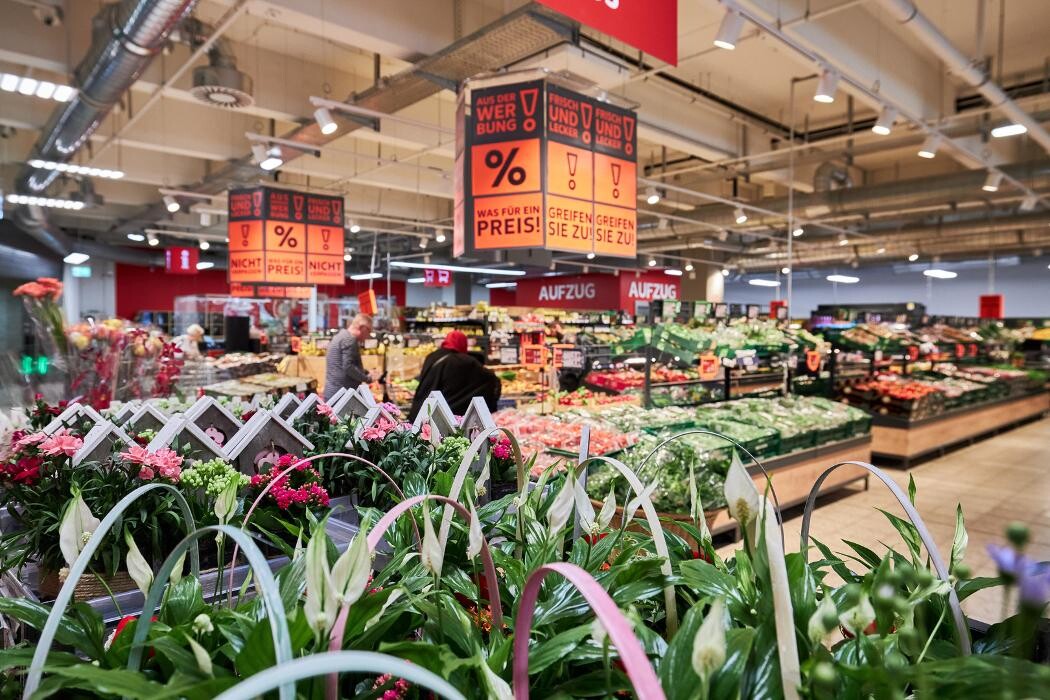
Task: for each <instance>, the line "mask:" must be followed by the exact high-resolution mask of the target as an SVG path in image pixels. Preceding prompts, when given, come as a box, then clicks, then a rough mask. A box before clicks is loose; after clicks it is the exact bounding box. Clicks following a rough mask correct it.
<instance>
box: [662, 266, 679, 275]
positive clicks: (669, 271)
mask: <svg viewBox="0 0 1050 700" xmlns="http://www.w3.org/2000/svg"><path fill="white" fill-rule="evenodd" d="M664 274H665V275H670V276H671V277H681V276H682V271H681V270H676V269H674V268H673V267H672V268H668V269H667V270H664Z"/></svg>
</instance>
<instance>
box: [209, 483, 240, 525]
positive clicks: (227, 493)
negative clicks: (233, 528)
mask: <svg viewBox="0 0 1050 700" xmlns="http://www.w3.org/2000/svg"><path fill="white" fill-rule="evenodd" d="M237 486H238V483H237V479H230V480H229V482H228V483H227V484H226V488H224V489H223V490H222V491H221V492H220V493H219V496H218V497H217V498H216V499H215V505H214V507H213V510H214V512H215V517H216V518H218V519H219V524H220V525H225V524H226V523H228V522H229V521H230V518H231V517H232V516H233V514H234V513H236V512H237Z"/></svg>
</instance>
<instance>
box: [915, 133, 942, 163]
mask: <svg viewBox="0 0 1050 700" xmlns="http://www.w3.org/2000/svg"><path fill="white" fill-rule="evenodd" d="M940 145H941V137H940V136H938V135H937V134H930V135H929V136H928V137H926V140H925V141H923V143H922V147H921V148H920V149H919V157H920V158H927V159H929V158H933V157H934V156H936V155H937V149H938V148H940Z"/></svg>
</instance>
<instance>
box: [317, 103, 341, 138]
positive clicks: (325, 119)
mask: <svg viewBox="0 0 1050 700" xmlns="http://www.w3.org/2000/svg"><path fill="white" fill-rule="evenodd" d="M314 121H316V122H317V126H318V127H320V129H321V133H322V134H324V135H325V136H329V135H331V134H334V133H335V132H336V131H338V130H339V125H338V124H336V123H335V119H332V113H331V112H329V111H328V108H327V107H318V108H317V109H316V110H314Z"/></svg>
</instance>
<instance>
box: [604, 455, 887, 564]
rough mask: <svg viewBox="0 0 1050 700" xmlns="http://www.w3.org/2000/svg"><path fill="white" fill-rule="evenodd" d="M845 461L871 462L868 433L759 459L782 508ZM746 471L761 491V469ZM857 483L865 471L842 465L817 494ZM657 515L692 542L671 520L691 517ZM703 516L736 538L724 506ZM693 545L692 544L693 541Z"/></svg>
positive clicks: (714, 529) (798, 501)
mask: <svg viewBox="0 0 1050 700" xmlns="http://www.w3.org/2000/svg"><path fill="white" fill-rule="evenodd" d="M848 461H854V462H870V461H871V436H870V435H860V436H857V437H852V438H848V439H846V440H841V441H839V442H832V443H828V444H826V445H820V446H818V447H812V448H810V449H808V450H801V451H799V452H793V453H791V454H787V455H782V456H780V457H774V458H772V459H769V460H765V461H763V462H762V466H763V467H765V469H766V472H767V473H768V474H769V476H770V478H771V479H772V480H773V488H774V489H775V490H776V493H777V498H778V499H779V500H780V508H781V510H782V511H783V510H784V509H787V508H790V507H792V506H796V505H799V504H801V503H805V501H806V498H807V497H808V496H809V491H810V489H811V488H813V484H814V483H816V481H817V478H818V477H820V475H821V474H822V473H823V472H824V470H825V469H827V468H828V467H831V466H833V465H835V464H838V463H840V462H848ZM747 471H748V473H749V474H750V475H751V478H752V480H754V482H755V486H756V487H757V488H758V490H759V491H760V492H763V491H765V488H766V477H765V475H763V474H762V471H761V470H760V469H759V468H758V467H757V466H755V464H754V463H751V464H750V466H748V468H747ZM857 482H864V488H865V489H867V488H868V472H867V471H866V470H864V469H861V468H860V467H855V466H852V465H846V466H844V467H840V468H839V469H837V470H835V471H834V472H832V473H831V475H830V476H828V478H827V479H825V480H824V483H823V484H821V488H820V494H821V495H824V494H827V493H831V492H833V491H837V490H839V489H841V488H843V487H845V486H848V485H850V484H854V483H857ZM591 502H592V503H593V504H594V505H595V508H601V502H600V501H595V500H592V501H591ZM622 512H623V511H622V509H621V508H617V509H616V517H615V518H614V519H613V525H614V526H618V525H619V523H620V517H621V515H622ZM659 515H660V519H661V521H663V522H664V527H665V528H667V529H668V530H670V531H671V532H674V533H675V534H677V535H678V536H680V537H682V538H684V539H685V540H686V541H688V542H692V538H691V537H690V536H689V535H687V534H686V533H685V532H684V531H682V530H679V529H677V528H675V526H674V523H673V521H675V520H679V521H682V522H689V521H690V520H691V518H690V517H689V515H688V514H685V513H663V512H661V513H659ZM704 515H705V517H706V519H707V527H708V529H710V530H711V534H712V535H719V534H722V533H727V532H732V533H734V539H739V537H740V533H739V532H738V531H737V524H736V521H734V520H733V519H732V518H730V517H729V511H728V509H726V508H719V509H717V510H707V511H705V512H704ZM667 521H672V522H667ZM693 545H694V546H695V543H693Z"/></svg>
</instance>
